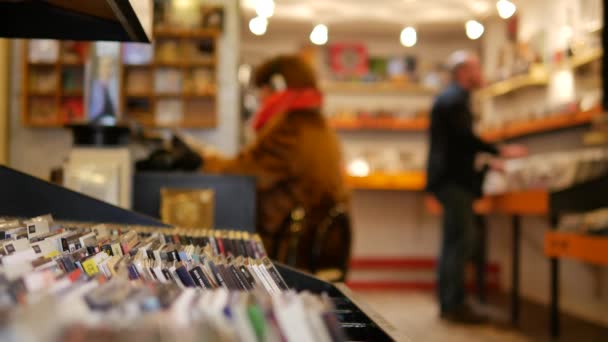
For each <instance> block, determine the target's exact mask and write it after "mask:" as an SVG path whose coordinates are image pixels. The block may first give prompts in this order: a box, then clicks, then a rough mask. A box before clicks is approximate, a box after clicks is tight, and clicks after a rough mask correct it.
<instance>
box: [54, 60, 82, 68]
mask: <svg viewBox="0 0 608 342" xmlns="http://www.w3.org/2000/svg"><path fill="white" fill-rule="evenodd" d="M59 64H60V65H61V66H68V67H69V66H75V67H76V66H77V67H83V66H84V61H59Z"/></svg>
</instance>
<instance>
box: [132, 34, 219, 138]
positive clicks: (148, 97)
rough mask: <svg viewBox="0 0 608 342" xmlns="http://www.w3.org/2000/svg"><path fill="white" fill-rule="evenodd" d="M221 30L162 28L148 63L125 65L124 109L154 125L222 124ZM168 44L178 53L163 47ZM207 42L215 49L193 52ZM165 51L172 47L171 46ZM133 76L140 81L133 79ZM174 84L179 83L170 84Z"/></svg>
mask: <svg viewBox="0 0 608 342" xmlns="http://www.w3.org/2000/svg"><path fill="white" fill-rule="evenodd" d="M219 34H220V32H219V31H217V30H211V29H179V28H167V27H163V28H161V27H158V28H156V29H155V30H154V35H155V37H156V44H155V46H154V49H155V51H154V53H153V56H154V57H153V58H152V60H150V61H149V63H147V64H127V63H125V64H124V71H123V81H122V85H123V86H122V87H123V94H125V96H124V99H123V105H122V108H123V113H124V114H125V118H127V119H131V120H134V121H136V122H138V123H139V124H141V125H143V126H144V127H149V128H173V127H180V128H199V129H203V128H213V127H216V126H217V114H216V113H217V101H216V93H217V86H216V83H215V82H216V80H215V79H216V64H217V39H218V37H219ZM163 44H171V46H175V48H176V49H177V52H171V53H170V54H168V55H167V54H165V53H164V52H162V51H159V50H160V49H163ZM203 45H204V46H206V47H205V48H206V49H207V50H211V51H210V52H209V53H206V55H198V56H195V55H193V53H194V52H193V51H195V52H196V53H199V51H198V50H197V49H198V48H199V47H200V46H203ZM164 49H165V50H167V49H169V48H167V45H165V47H164ZM159 72H162V73H163V74H159ZM196 72H201V73H208V74H211V75H212V77H211V79H209V80H205V82H203V83H206V84H198V85H197V82H198V81H197V80H196V79H195V78H196V77H197V76H196ZM130 77H132V78H135V77H137V79H134V80H131V81H130ZM160 77H165V78H167V79H168V80H167V82H164V81H162V84H161V83H158V82H161V80H159V78H160ZM199 77H200V76H199ZM140 80H147V82H144V83H145V86H143V87H142V82H140ZM199 81H200V80H199ZM169 82H173V83H174V84H172V85H171V86H168V85H167V84H169ZM166 87H170V88H172V89H170V90H167V89H166ZM135 88H136V89H135Z"/></svg>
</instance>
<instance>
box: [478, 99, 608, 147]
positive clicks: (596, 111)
mask: <svg viewBox="0 0 608 342" xmlns="http://www.w3.org/2000/svg"><path fill="white" fill-rule="evenodd" d="M601 113H602V111H601V108H600V107H596V108H593V109H591V110H588V111H584V112H579V113H575V114H558V115H552V116H549V117H547V118H544V119H540V120H534V121H530V122H520V123H512V124H510V125H507V126H506V127H505V128H502V129H496V130H490V131H487V132H484V133H482V134H481V136H482V137H483V138H484V139H486V140H488V141H499V140H506V139H513V138H519V137H524V136H527V135H531V134H538V133H546V132H551V131H555V130H559V129H564V128H568V127H576V126H580V125H584V124H588V123H590V122H591V121H592V120H593V118H595V117H596V116H598V115H601Z"/></svg>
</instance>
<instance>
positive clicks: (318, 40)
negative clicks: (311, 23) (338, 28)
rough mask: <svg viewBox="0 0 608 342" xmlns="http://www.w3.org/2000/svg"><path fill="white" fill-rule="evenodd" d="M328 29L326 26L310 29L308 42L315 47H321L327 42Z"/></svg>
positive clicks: (320, 25)
mask: <svg viewBox="0 0 608 342" xmlns="http://www.w3.org/2000/svg"><path fill="white" fill-rule="evenodd" d="M328 38H329V37H328V29H327V26H325V25H323V24H319V25H317V26H315V28H314V29H312V32H310V41H311V42H312V43H313V44H315V45H323V44H325V43H327V40H328Z"/></svg>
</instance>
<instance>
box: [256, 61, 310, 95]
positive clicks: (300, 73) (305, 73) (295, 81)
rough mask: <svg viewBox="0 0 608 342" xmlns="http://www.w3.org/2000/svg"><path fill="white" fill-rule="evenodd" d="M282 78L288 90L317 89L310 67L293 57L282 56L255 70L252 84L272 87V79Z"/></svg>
mask: <svg viewBox="0 0 608 342" xmlns="http://www.w3.org/2000/svg"><path fill="white" fill-rule="evenodd" d="M278 75H280V76H282V78H283V80H284V81H285V85H286V86H287V88H288V89H302V88H317V79H316V77H315V72H314V70H313V69H312V67H311V66H310V65H309V64H308V63H307V62H306V61H305V60H304V59H302V58H300V57H298V56H295V55H283V56H278V57H275V58H273V59H270V60H268V61H266V62H264V63H262V64H261V65H260V66H258V67H257V68H256V70H255V73H254V76H253V84H254V85H255V86H256V87H263V86H272V79H273V77H276V76H278Z"/></svg>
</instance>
